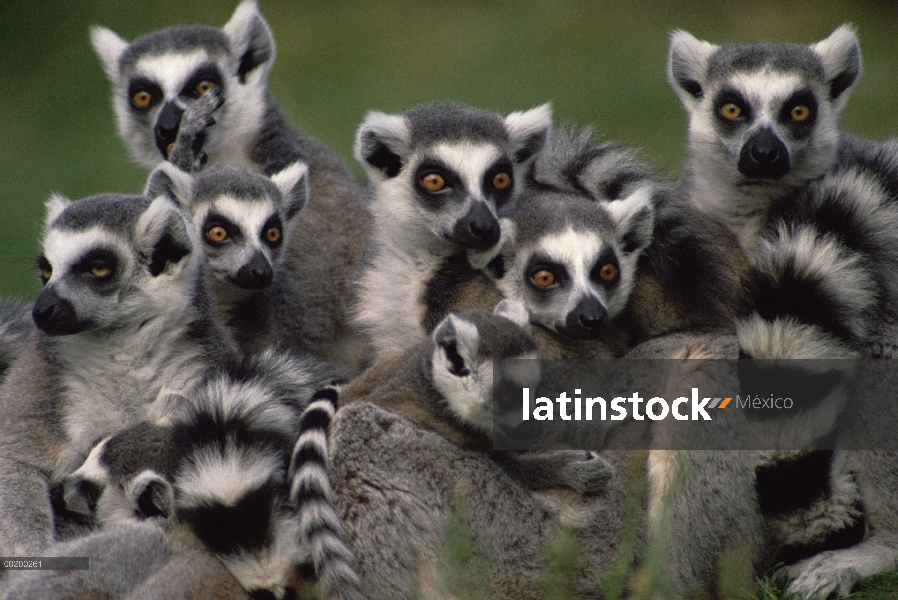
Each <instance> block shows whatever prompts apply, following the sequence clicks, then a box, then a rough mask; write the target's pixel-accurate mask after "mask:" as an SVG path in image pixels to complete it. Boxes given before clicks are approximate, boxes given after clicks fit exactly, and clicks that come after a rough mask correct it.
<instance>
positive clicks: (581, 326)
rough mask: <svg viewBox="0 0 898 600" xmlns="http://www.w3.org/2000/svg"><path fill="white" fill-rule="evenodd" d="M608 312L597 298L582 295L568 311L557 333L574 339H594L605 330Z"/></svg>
mask: <svg viewBox="0 0 898 600" xmlns="http://www.w3.org/2000/svg"><path fill="white" fill-rule="evenodd" d="M607 323H608V312H607V311H606V310H605V307H604V306H602V303H601V302H599V300H598V298H594V297H591V296H589V297H584V298H582V299H581V300H580V302H578V303H577V306H576V307H575V308H574V310H572V311H571V312H570V313H568V316H567V319H565V321H564V327H563V328H562V329H561V330H559V333H561V334H562V335H565V336H567V337H570V338H574V339H576V340H594V339H596V338H597V337H599V336H600V335H601V334H602V332H603V331H604V330H605V325H606V324H607Z"/></svg>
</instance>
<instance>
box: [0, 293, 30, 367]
mask: <svg viewBox="0 0 898 600" xmlns="http://www.w3.org/2000/svg"><path fill="white" fill-rule="evenodd" d="M34 332H35V328H34V322H33V321H32V320H31V303H30V302H26V301H25V300H16V299H13V298H3V299H0V384H2V383H3V379H4V378H5V377H6V372H7V371H9V368H10V367H11V366H12V364H13V363H14V362H15V360H16V359H17V358H18V357H19V355H21V354H22V353H23V352H24V351H25V349H26V348H27V347H28V343H29V341H30V340H31V337H32V336H33V335H34Z"/></svg>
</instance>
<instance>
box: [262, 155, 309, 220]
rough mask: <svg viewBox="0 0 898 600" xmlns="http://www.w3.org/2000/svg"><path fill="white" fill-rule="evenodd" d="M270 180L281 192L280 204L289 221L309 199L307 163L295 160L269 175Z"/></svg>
mask: <svg viewBox="0 0 898 600" xmlns="http://www.w3.org/2000/svg"><path fill="white" fill-rule="evenodd" d="M271 181H272V183H274V185H275V187H277V189H278V190H279V191H280V192H281V206H283V208H284V212H285V215H286V220H287V222H288V223H289V222H290V221H292V220H293V217H295V216H296V215H298V214H299V213H300V211H302V209H303V208H305V206H306V203H307V202H308V201H309V165H307V164H306V163H304V162H301V161H297V162H295V163H293V164H290V165H287V166H286V167H284V168H283V169H281V170H280V171H278V172H277V173H275V174H274V175H272V176H271Z"/></svg>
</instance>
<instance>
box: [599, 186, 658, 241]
mask: <svg viewBox="0 0 898 600" xmlns="http://www.w3.org/2000/svg"><path fill="white" fill-rule="evenodd" d="M605 206H606V207H607V208H608V212H609V213H610V214H611V218H612V219H613V220H614V223H615V229H616V231H617V235H618V239H619V240H620V241H621V248H622V250H623V251H624V252H625V253H627V254H629V253H631V252H636V251H642V250H645V248H646V247H648V245H649V244H651V243H652V237H653V235H654V231H655V206H654V204H653V203H652V188H651V186H646V187H643V188H640V189H639V190H637V191H636V192H634V193H633V194H631V195H630V196H627V197H626V198H624V199H623V200H614V201H612V202H608V203H607V204H606V205H605Z"/></svg>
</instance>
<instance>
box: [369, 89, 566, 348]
mask: <svg viewBox="0 0 898 600" xmlns="http://www.w3.org/2000/svg"><path fill="white" fill-rule="evenodd" d="M550 128H551V112H550V109H549V107H548V106H541V107H539V108H535V109H532V110H529V111H525V112H519V113H512V114H510V115H508V116H507V117H501V116H499V115H496V114H494V113H491V112H487V111H484V110H479V109H474V108H469V107H465V106H461V105H457V104H433V105H425V106H420V107H417V108H413V109H411V110H409V111H407V112H405V113H403V114H400V115H386V114H383V113H379V112H371V113H369V114H368V116H367V117H366V119H365V121H364V123H362V125H361V127H360V128H359V131H358V134H357V136H356V144H355V155H356V158H357V159H358V161H359V162H360V163H361V164H362V165H363V166H364V167H365V170H366V171H367V173H368V177H369V179H370V181H371V184H372V187H373V197H372V203H371V211H372V213H373V214H374V227H375V234H374V249H373V256H372V257H371V259H370V261H369V262H368V264H367V265H366V268H365V269H364V271H363V272H362V275H361V278H360V285H359V298H358V303H357V315H356V320H357V322H358V323H359V324H360V325H361V326H362V327H363V328H364V329H365V330H366V331H367V332H368V333H369V335H370V338H371V342H372V345H373V347H374V350H375V353H376V354H377V355H378V356H381V355H385V354H387V353H389V352H392V351H397V350H402V349H405V348H408V346H409V344H410V343H414V342H415V341H417V340H419V339H421V338H422V337H423V336H424V334H425V333H426V332H427V331H428V330H429V329H432V328H433V326H434V325H436V323H437V322H439V321H440V320H441V319H442V317H444V316H445V313H446V312H448V311H444V312H443V314H439V315H437V317H436V318H435V319H433V320H432V322H430V323H429V325H422V324H424V323H425V321H427V306H428V304H429V303H432V302H435V301H440V298H441V296H442V295H443V293H444V292H445V290H442V289H439V288H438V287H434V286H433V285H428V283H429V282H432V281H433V276H434V274H435V273H436V272H437V271H438V270H439V269H440V268H442V266H443V265H444V264H445V263H448V262H458V263H460V265H461V268H462V269H470V268H474V269H478V268H481V267H483V266H485V264H486V263H488V262H489V260H490V259H491V258H492V257H493V256H495V254H496V253H497V252H498V249H499V247H500V242H501V241H502V240H503V238H507V235H508V231H507V227H505V226H503V224H502V222H501V221H500V216H501V213H502V212H503V211H504V210H507V208H508V207H509V206H510V205H512V204H513V203H514V200H515V198H516V197H517V196H518V194H519V190H520V188H521V185H522V180H523V178H524V173H525V172H526V169H527V167H528V165H529V164H530V163H531V162H532V161H533V159H534V157H535V156H536V154H537V153H538V152H539V150H540V148H541V147H542V145H543V144H544V143H545V140H546V137H547V135H548V133H549V130H550ZM497 301H498V300H497Z"/></svg>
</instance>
